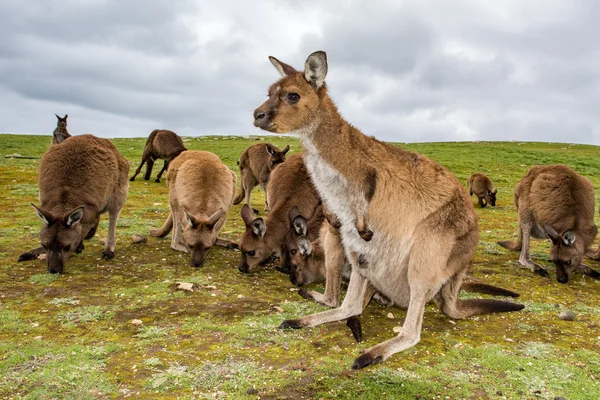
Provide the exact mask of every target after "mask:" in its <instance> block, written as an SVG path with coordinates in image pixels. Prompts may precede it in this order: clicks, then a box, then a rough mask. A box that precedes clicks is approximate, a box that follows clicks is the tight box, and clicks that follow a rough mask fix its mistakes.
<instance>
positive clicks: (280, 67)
mask: <svg viewBox="0 0 600 400" xmlns="http://www.w3.org/2000/svg"><path fill="white" fill-rule="evenodd" d="M269 61H271V64H273V66H274V67H275V69H276V70H277V72H279V74H280V75H281V77H282V78H285V77H286V76H289V75H293V74H295V73H297V72H298V71H296V70H295V69H294V67H292V66H291V65H287V64H286V63H283V62H281V61H279V60H278V59H276V58H275V57H273V56H269Z"/></svg>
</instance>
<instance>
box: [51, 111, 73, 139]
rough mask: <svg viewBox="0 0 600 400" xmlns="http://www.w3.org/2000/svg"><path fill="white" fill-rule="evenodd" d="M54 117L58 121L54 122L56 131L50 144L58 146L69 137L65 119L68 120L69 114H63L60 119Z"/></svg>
mask: <svg viewBox="0 0 600 400" xmlns="http://www.w3.org/2000/svg"><path fill="white" fill-rule="evenodd" d="M54 115H56V118H58V121H57V122H56V129H54V132H53V133H52V144H58V143H62V142H63V141H64V140H65V139H67V138H70V137H71V135H70V134H69V131H67V118H69V114H65V116H64V117H62V118H61V117H59V116H58V115H57V114H54Z"/></svg>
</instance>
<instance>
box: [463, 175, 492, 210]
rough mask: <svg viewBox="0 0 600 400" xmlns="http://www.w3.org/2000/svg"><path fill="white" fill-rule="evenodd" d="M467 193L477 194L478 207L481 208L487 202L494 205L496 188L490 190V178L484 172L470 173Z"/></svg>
mask: <svg viewBox="0 0 600 400" xmlns="http://www.w3.org/2000/svg"><path fill="white" fill-rule="evenodd" d="M468 185H469V195H470V196H473V194H474V195H475V196H477V202H478V203H479V207H481V208H483V207H485V206H487V205H488V203H489V204H490V205H491V206H492V207H494V206H495V205H496V194H497V193H498V189H494V190H492V187H493V186H492V180H491V179H490V178H488V177H487V176H486V175H484V174H480V173H476V174H473V175H471V177H470V178H469V181H468Z"/></svg>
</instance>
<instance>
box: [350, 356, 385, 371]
mask: <svg viewBox="0 0 600 400" xmlns="http://www.w3.org/2000/svg"><path fill="white" fill-rule="evenodd" d="M382 361H383V357H381V356H376V357H374V356H373V355H372V354H371V353H370V352H366V353H364V354H362V355H361V356H360V357H358V358H357V359H356V360H354V364H352V369H361V368H364V367H368V366H369V365H375V364H379V363H380V362H382Z"/></svg>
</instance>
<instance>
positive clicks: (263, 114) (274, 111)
mask: <svg viewBox="0 0 600 400" xmlns="http://www.w3.org/2000/svg"><path fill="white" fill-rule="evenodd" d="M269 60H270V61H271V64H273V66H274V67H275V69H276V70H277V71H278V72H279V73H280V74H281V76H282V78H281V79H280V80H279V81H277V82H275V83H274V84H273V85H271V87H270V88H269V99H268V100H267V101H266V102H264V103H263V104H262V105H261V106H260V107H258V108H257V109H256V110H255V111H254V125H255V126H257V127H259V128H261V129H264V130H266V131H269V132H275V133H286V132H291V131H302V130H303V129H305V128H309V127H310V126H311V124H312V123H313V122H314V119H315V118H316V117H317V116H318V115H319V110H320V109H321V105H322V103H323V102H324V101H325V100H326V99H328V96H327V88H326V87H325V76H326V75H327V55H326V54H325V52H323V51H317V52H315V53H312V54H311V55H310V56H308V58H307V59H306V62H305V64H304V71H303V72H299V71H296V70H295V69H294V68H293V67H291V66H289V65H287V64H285V63H282V62H281V61H279V60H278V59H276V58H275V57H269Z"/></svg>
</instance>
